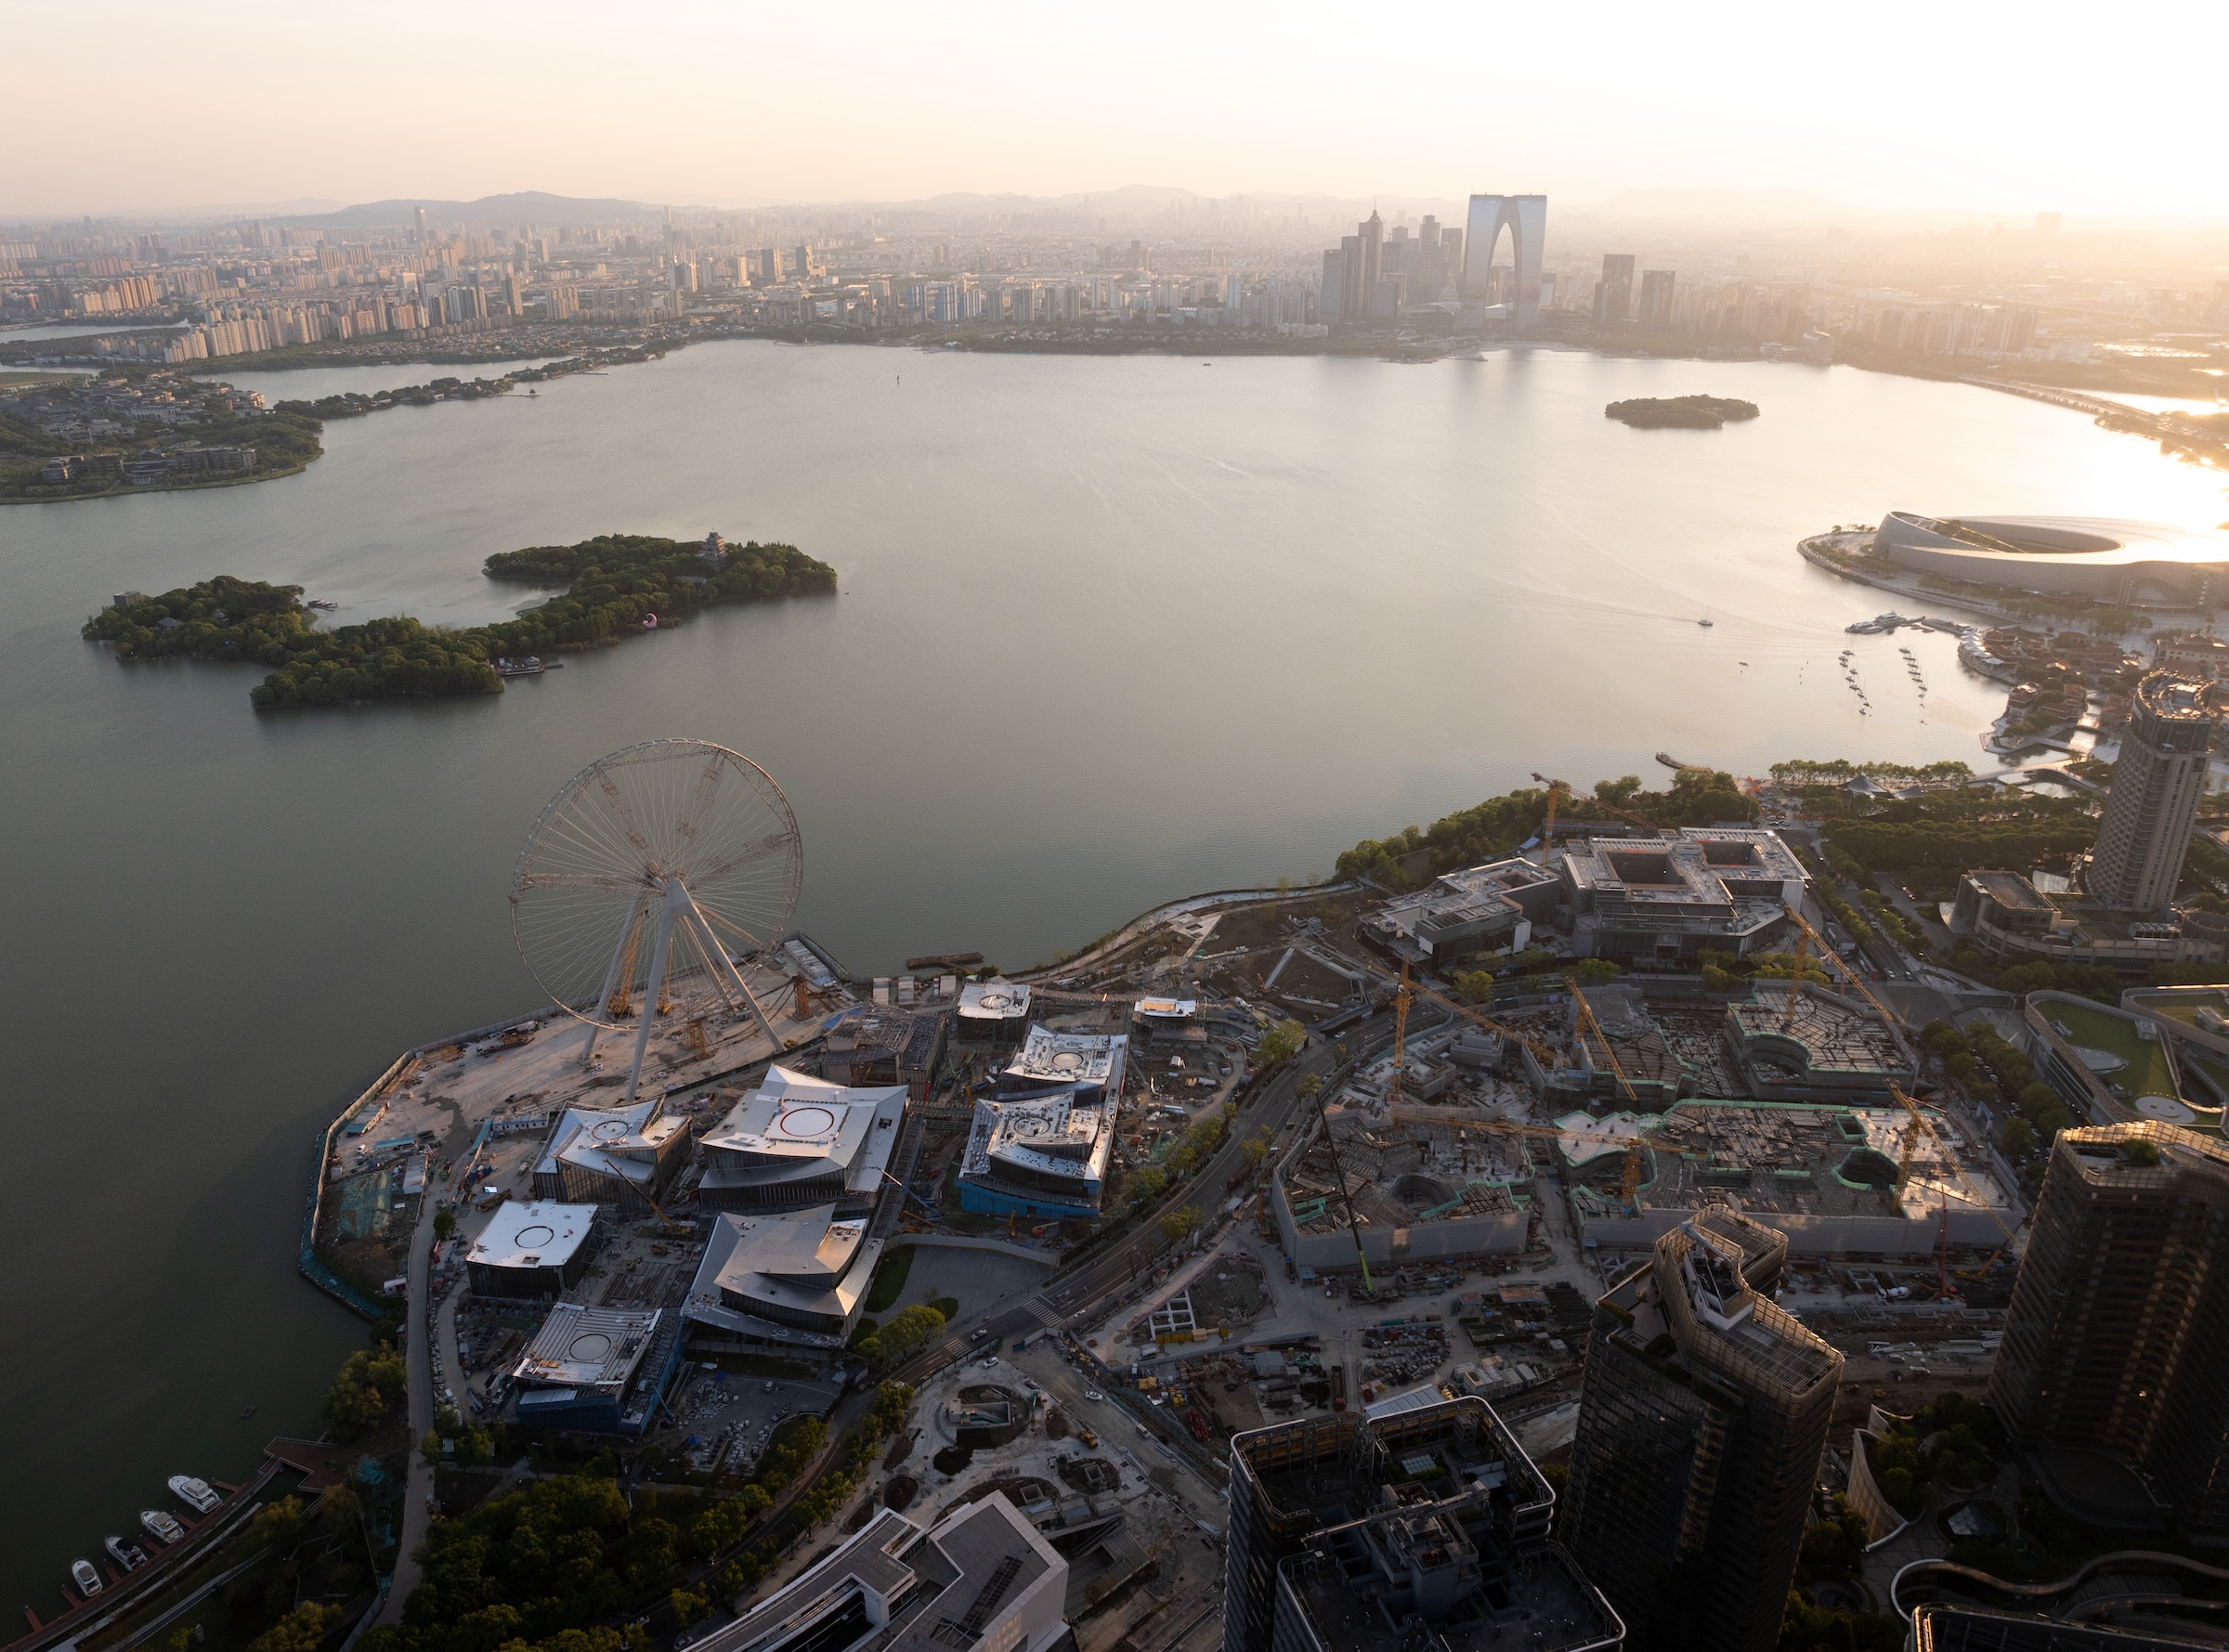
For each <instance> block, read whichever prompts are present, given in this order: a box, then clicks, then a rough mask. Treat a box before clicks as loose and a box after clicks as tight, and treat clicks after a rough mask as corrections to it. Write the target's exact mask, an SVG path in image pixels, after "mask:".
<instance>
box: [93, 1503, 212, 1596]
mask: <svg viewBox="0 0 2229 1652" xmlns="http://www.w3.org/2000/svg"><path fill="white" fill-rule="evenodd" d="M170 1489H171V1492H172V1494H173V1495H175V1496H176V1498H177V1500H178V1501H179V1502H182V1503H185V1504H186V1505H187V1506H188V1507H189V1508H190V1509H192V1510H193V1511H194V1513H196V1514H198V1515H206V1514H207V1513H209V1512H210V1510H212V1509H214V1508H215V1507H216V1505H217V1504H218V1503H220V1502H224V1501H225V1494H224V1493H223V1492H221V1491H219V1490H218V1489H216V1488H215V1487H214V1486H212V1485H211V1484H210V1483H209V1482H208V1481H207V1480H204V1479H200V1478H197V1477H196V1476H193V1475H172V1476H170ZM139 1529H140V1530H142V1531H144V1532H145V1533H146V1534H147V1536H148V1538H149V1539H150V1541H153V1542H155V1543H157V1544H160V1545H161V1546H163V1547H164V1548H168V1547H169V1546H170V1545H171V1544H172V1543H175V1542H178V1541H181V1540H183V1539H184V1537H185V1536H186V1525H185V1523H184V1522H183V1521H181V1520H180V1519H179V1518H178V1517H177V1516H176V1515H174V1514H171V1513H170V1512H169V1511H168V1510H166V1509H141V1510H140V1511H139ZM100 1546H101V1547H102V1548H103V1549H104V1550H106V1551H107V1552H108V1556H109V1558H110V1559H111V1560H113V1561H114V1562H115V1563H116V1566H117V1568H118V1571H119V1573H130V1572H135V1571H137V1570H138V1569H139V1568H140V1567H143V1566H145V1565H146V1564H147V1551H146V1550H145V1549H143V1548H141V1547H140V1546H139V1545H138V1544H137V1543H135V1542H133V1541H130V1540H129V1539H128V1538H121V1537H108V1538H103V1539H102V1540H101V1544H100ZM70 1580H71V1581H72V1582H73V1583H75V1584H76V1585H77V1593H79V1594H80V1595H81V1596H83V1597H84V1598H85V1599H87V1600H90V1599H91V1598H92V1597H93V1596H94V1595H96V1594H98V1593H100V1592H101V1590H102V1588H103V1587H104V1586H105V1585H104V1584H103V1582H102V1580H101V1576H100V1572H99V1570H98V1568H97V1567H95V1566H94V1564H93V1563H92V1562H91V1561H90V1560H73V1561H72V1562H71V1563H70Z"/></svg>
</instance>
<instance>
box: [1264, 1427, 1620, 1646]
mask: <svg viewBox="0 0 2229 1652" xmlns="http://www.w3.org/2000/svg"><path fill="white" fill-rule="evenodd" d="M1554 1507H1555V1493H1554V1491H1553V1490H1552V1489H1550V1488H1549V1486H1548V1484H1547V1482H1546V1480H1545V1478H1543V1477H1542V1476H1541V1474H1540V1471H1539V1470H1538V1469H1537V1468H1535V1467H1534V1466H1533V1464H1532V1460H1531V1459H1530V1458H1529V1457H1527V1456H1526V1455H1525V1452H1524V1450H1523V1448H1522V1447H1520V1446H1519V1444H1518V1443H1517V1441H1516V1438H1515V1437H1513V1436H1512V1435H1511V1434H1510V1433H1509V1431H1508V1430H1507V1428H1506V1427H1505V1426H1504V1424H1503V1423H1502V1421H1501V1419H1500V1418H1499V1417H1498V1416H1496V1415H1495V1414H1494V1412H1493V1408H1492V1407H1490V1406H1488V1405H1487V1404H1486V1403H1485V1402H1484V1401H1483V1400H1480V1399H1475V1398H1464V1399H1456V1400H1447V1401H1443V1402H1441V1403H1440V1404H1437V1405H1430V1406H1425V1407H1420V1408H1418V1409H1415V1410H1411V1411H1401V1412H1399V1413H1397V1414H1395V1415H1392V1416H1388V1417H1385V1418H1383V1419H1381V1420H1378V1421H1375V1422H1367V1421H1364V1420H1363V1419H1362V1418H1361V1417H1358V1416H1356V1415H1354V1414H1353V1413H1352V1412H1347V1413H1343V1414H1333V1415H1331V1416H1324V1417H1308V1418H1303V1419H1300V1420H1298V1421H1296V1422H1291V1423H1280V1424H1273V1425H1272V1426H1271V1427H1268V1428H1259V1429H1255V1430H1253V1431H1252V1432H1250V1433H1246V1434H1241V1435H1239V1436H1237V1437H1235V1438H1233V1439H1232V1442H1231V1533H1230V1547H1229V1550H1228V1554H1227V1557H1226V1560H1225V1572H1224V1585H1223V1649H1224V1652H1354V1649H1355V1648H1358V1647H1363V1646H1370V1647H1383V1648H1386V1649H1387V1652H1393V1649H1396V1648H1398V1649H1400V1652H1425V1649H1426V1648H1432V1649H1433V1652H1440V1649H1441V1648H1444V1649H1445V1652H1488V1649H1489V1648H1492V1647H1494V1646H1496V1645H1524V1646H1527V1647H1531V1648H1534V1649H1535V1652H1582V1649H1583V1648H1584V1649H1598V1652H1607V1649H1609V1648H1614V1647H1617V1646H1619V1645H1622V1644H1623V1638H1624V1631H1623V1625H1622V1624H1621V1623H1620V1622H1619V1620H1618V1616H1617V1614H1616V1613H1615V1612H1614V1611H1613V1610H1611V1609H1610V1605H1609V1603H1608V1602H1606V1601H1605V1600H1604V1599H1603V1597H1602V1594H1601V1593H1600V1592H1599V1591H1598V1590H1597V1589H1596V1588H1595V1587H1594V1586H1593V1585H1592V1584H1591V1583H1590V1582H1589V1581H1588V1580H1587V1579H1586V1578H1585V1577H1584V1575H1583V1574H1582V1573H1581V1572H1580V1570H1579V1568H1578V1567H1577V1566H1576V1565H1574V1564H1573V1563H1572V1561H1571V1556H1570V1555H1568V1554H1565V1553H1564V1552H1563V1550H1562V1549H1561V1548H1560V1547H1559V1546H1558V1544H1557V1543H1555V1542H1554V1541H1551V1540H1550V1538H1549V1535H1548V1528H1549V1523H1550V1518H1551V1515H1552V1514H1553V1511H1554ZM1505 1636H1507V1637H1508V1639H1507V1640H1505V1639H1504V1637H1505Z"/></svg>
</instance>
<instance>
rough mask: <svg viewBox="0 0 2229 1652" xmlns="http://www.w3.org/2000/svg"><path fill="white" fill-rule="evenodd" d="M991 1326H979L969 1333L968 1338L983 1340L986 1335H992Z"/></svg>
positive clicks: (977, 1340)
mask: <svg viewBox="0 0 2229 1652" xmlns="http://www.w3.org/2000/svg"><path fill="white" fill-rule="evenodd" d="M988 1335H990V1328H989V1327H988V1326H978V1327H977V1328H976V1329H974V1330H973V1331H971V1332H969V1333H968V1340H969V1341H970V1342H981V1341H982V1340H983V1339H984V1337H986V1336H988Z"/></svg>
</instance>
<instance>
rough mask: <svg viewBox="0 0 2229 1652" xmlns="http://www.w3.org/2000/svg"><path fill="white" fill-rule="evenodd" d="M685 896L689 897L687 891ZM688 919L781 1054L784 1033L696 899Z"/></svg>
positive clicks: (721, 971)
mask: <svg viewBox="0 0 2229 1652" xmlns="http://www.w3.org/2000/svg"><path fill="white" fill-rule="evenodd" d="M686 898H687V896H686V893H685V891H684V899H686ZM688 919H689V921H690V922H691V923H693V924H694V925H695V926H696V929H697V939H698V940H700V941H701V942H703V943H704V948H705V956H706V957H707V958H708V959H710V962H711V964H712V967H713V969H716V970H717V971H719V973H721V974H722V975H724V976H725V977H726V978H727V982H728V984H729V985H730V986H732V987H734V988H735V990H736V993H737V994H738V995H740V996H741V997H742V999H743V1002H744V1003H746V1004H748V1005H750V1012H751V1014H753V1015H755V1016H757V1017H758V1018H759V1025H760V1026H762V1027H763V1028H765V1029H766V1039H767V1042H768V1043H770V1044H772V1045H773V1046H774V1053H775V1054H776V1055H777V1056H778V1055H780V1054H781V1053H782V1049H783V1045H782V1035H781V1034H779V1033H776V1031H775V1030H774V1022H773V1021H771V1020H769V1019H768V1017H767V1014H766V1011H765V1009H764V1008H763V1006H762V1005H761V1004H760V1003H759V1000H758V995H756V994H755V993H753V992H752V991H751V990H750V985H749V984H748V983H747V982H745V981H744V979H743V971H742V970H740V969H736V965H735V960H734V959H732V958H730V957H729V956H727V948H726V947H725V946H724V945H723V944H722V943H721V940H720V937H719V936H717V935H715V934H713V933H712V926H711V925H710V923H708V922H706V921H705V917H704V914H703V913H702V912H700V911H698V910H697V903H696V902H695V901H694V900H689V910H688Z"/></svg>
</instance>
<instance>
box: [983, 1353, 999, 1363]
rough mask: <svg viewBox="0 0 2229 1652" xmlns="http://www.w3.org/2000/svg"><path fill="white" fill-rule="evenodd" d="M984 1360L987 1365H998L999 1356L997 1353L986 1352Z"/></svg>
mask: <svg viewBox="0 0 2229 1652" xmlns="http://www.w3.org/2000/svg"><path fill="white" fill-rule="evenodd" d="M983 1362H984V1364H985V1365H996V1364H997V1363H998V1356H997V1355H996V1354H985V1355H984V1357H983Z"/></svg>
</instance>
